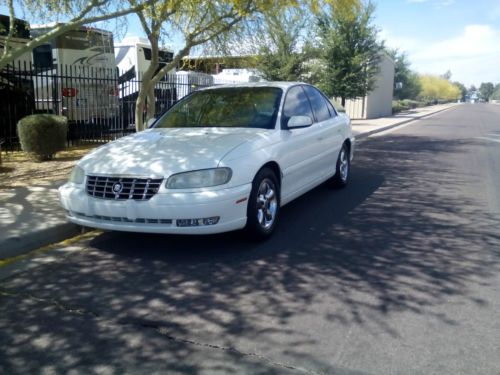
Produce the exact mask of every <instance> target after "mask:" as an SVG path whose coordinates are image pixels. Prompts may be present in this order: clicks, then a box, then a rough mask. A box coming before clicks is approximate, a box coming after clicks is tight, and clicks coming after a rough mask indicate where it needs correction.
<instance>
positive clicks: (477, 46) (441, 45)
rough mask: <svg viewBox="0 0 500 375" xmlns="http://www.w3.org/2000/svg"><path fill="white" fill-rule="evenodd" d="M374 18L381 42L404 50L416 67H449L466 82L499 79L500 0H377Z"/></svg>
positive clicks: (433, 69) (424, 70) (443, 69)
mask: <svg viewBox="0 0 500 375" xmlns="http://www.w3.org/2000/svg"><path fill="white" fill-rule="evenodd" d="M376 6H377V9H376V11H375V19H374V23H375V24H376V25H377V26H378V27H379V28H380V36H381V38H382V39H384V40H385V41H386V45H388V46H390V47H393V48H399V49H400V50H401V51H406V52H407V54H408V57H409V60H410V61H411V62H412V68H413V69H415V70H417V71H418V72H420V73H431V74H443V73H445V72H446V71H447V70H450V71H451V72H452V80H457V81H460V82H463V83H465V84H466V85H471V84H475V85H476V86H478V85H479V84H480V83H481V82H488V81H491V82H493V83H500V1H498V0H478V1H465V0H399V1H396V0H389V1H387V0H386V1H382V0H379V1H378V2H376Z"/></svg>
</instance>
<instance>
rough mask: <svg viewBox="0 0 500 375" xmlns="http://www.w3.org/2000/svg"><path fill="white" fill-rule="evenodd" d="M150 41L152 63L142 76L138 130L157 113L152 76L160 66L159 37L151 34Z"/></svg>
mask: <svg viewBox="0 0 500 375" xmlns="http://www.w3.org/2000/svg"><path fill="white" fill-rule="evenodd" d="M149 42H150V43H151V63H150V65H149V67H148V69H147V70H146V72H144V75H143V76H142V80H141V85H140V88H139V95H138V96H137V101H136V103H135V130H136V131H137V132H139V131H142V130H144V129H145V128H146V125H145V123H147V121H149V119H151V118H153V116H154V113H155V104H156V103H155V98H154V87H155V83H154V82H153V81H152V78H153V76H154V72H155V71H156V69H157V68H158V38H155V37H154V36H151V37H150V38H149ZM146 104H147V107H146V118H145V119H144V112H145V111H144V105H146Z"/></svg>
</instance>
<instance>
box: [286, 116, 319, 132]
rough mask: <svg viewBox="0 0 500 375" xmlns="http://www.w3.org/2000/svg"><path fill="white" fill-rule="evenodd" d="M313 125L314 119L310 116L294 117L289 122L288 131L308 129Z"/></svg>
mask: <svg viewBox="0 0 500 375" xmlns="http://www.w3.org/2000/svg"><path fill="white" fill-rule="evenodd" d="M312 124H313V121H312V118H310V117H309V116H292V117H290V119H289V120H288V124H287V127H288V129H298V128H306V127H308V126H311V125H312Z"/></svg>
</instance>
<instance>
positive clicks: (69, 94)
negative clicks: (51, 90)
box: [62, 87, 78, 98]
mask: <svg viewBox="0 0 500 375" xmlns="http://www.w3.org/2000/svg"><path fill="white" fill-rule="evenodd" d="M76 94H78V90H77V89H75V88H74V87H64V88H63V89H62V96H64V97H66V98H74V97H75V96H76Z"/></svg>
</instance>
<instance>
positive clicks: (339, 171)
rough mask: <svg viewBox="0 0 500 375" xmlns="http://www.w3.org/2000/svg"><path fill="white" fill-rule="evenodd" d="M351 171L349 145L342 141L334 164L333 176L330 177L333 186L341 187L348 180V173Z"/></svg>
mask: <svg viewBox="0 0 500 375" xmlns="http://www.w3.org/2000/svg"><path fill="white" fill-rule="evenodd" d="M350 172H351V161H350V155H349V146H348V145H347V144H346V143H344V144H343V145H342V148H341V149H340V152H339V156H338V158H337V164H336V165H335V176H333V178H332V185H333V186H334V187H335V188H343V187H345V186H346V185H347V183H348V182H349V175H350Z"/></svg>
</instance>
